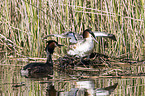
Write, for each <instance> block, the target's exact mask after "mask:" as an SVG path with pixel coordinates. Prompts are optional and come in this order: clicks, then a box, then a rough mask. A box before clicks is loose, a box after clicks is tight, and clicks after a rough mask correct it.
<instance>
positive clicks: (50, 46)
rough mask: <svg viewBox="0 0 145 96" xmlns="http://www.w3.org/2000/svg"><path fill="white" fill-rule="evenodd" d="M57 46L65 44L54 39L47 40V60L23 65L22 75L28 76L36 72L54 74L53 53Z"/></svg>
mask: <svg viewBox="0 0 145 96" xmlns="http://www.w3.org/2000/svg"><path fill="white" fill-rule="evenodd" d="M56 46H59V47H60V46H63V45H60V44H58V43H57V42H56V41H54V40H49V41H47V45H46V48H45V51H46V53H47V61H46V63H42V62H36V63H29V64H27V65H26V66H24V67H23V69H22V70H21V75H22V76H28V75H31V74H34V73H40V74H41V73H42V74H43V73H49V74H52V69H53V61H52V57H51V55H52V54H53V52H54V49H55V47H56Z"/></svg>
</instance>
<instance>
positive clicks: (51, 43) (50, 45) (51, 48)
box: [45, 40, 64, 54]
mask: <svg viewBox="0 0 145 96" xmlns="http://www.w3.org/2000/svg"><path fill="white" fill-rule="evenodd" d="M46 43H47V45H46V48H45V51H46V52H49V53H50V54H53V52H54V48H55V47H57V46H58V47H61V46H64V45H61V44H58V42H56V41H55V40H49V41H47V42H46Z"/></svg>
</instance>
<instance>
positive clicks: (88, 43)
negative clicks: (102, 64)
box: [67, 29, 97, 58]
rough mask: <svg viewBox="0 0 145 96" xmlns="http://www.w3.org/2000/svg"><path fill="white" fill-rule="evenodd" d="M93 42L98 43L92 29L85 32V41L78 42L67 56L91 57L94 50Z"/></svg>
mask: <svg viewBox="0 0 145 96" xmlns="http://www.w3.org/2000/svg"><path fill="white" fill-rule="evenodd" d="M93 40H95V41H96V42H97V40H96V39H95V35H94V33H93V32H92V31H91V30H90V29H86V30H84V31H83V39H80V40H78V41H77V43H76V44H74V45H72V46H71V49H70V50H69V51H68V52H67V54H68V55H72V56H79V57H81V58H82V57H84V56H88V55H90V54H91V53H92V51H93V48H94V41H93Z"/></svg>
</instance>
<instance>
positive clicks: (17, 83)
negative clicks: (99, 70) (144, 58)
mask: <svg viewBox="0 0 145 96" xmlns="http://www.w3.org/2000/svg"><path fill="white" fill-rule="evenodd" d="M23 65H26V62H16V61H15V60H14V61H13V62H7V63H1V64H0V95H1V96H48V87H50V85H51V84H52V85H53V86H54V89H55V90H56V91H57V92H60V93H62V94H64V93H65V92H68V91H70V90H71V89H72V88H78V84H77V82H80V81H85V83H84V85H87V84H88V85H87V86H90V88H95V89H96V88H104V87H108V86H111V85H114V84H115V83H118V86H117V87H116V89H115V90H114V91H113V92H112V93H111V95H110V96H145V76H144V75H141V76H125V77H124V78H117V77H114V78H111V77H110V78H108V77H101V78H95V77H94V78H93V77H89V78H83V79H82V78H77V77H67V76H66V75H65V76H58V74H57V72H54V73H55V74H54V75H53V76H52V78H51V79H50V78H47V77H46V78H39V79H38V78H37V79H36V78H25V77H22V76H21V75H20V69H21V68H22V66H23ZM144 67H145V66H143V64H139V65H138V66H134V67H132V66H131V67H130V70H132V71H133V70H134V72H144V71H145V68H144ZM89 82H93V83H91V85H89ZM92 86H93V87H92ZM61 96H63V95H61ZM64 96H67V95H64ZM82 96H83V95H82ZM88 96H92V95H88ZM94 96H95V95H94Z"/></svg>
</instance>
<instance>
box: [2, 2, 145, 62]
mask: <svg viewBox="0 0 145 96" xmlns="http://www.w3.org/2000/svg"><path fill="white" fill-rule="evenodd" d="M0 9H1V10H0V46H1V49H0V51H1V53H3V54H4V57H7V56H10V55H13V56H15V57H27V56H29V57H45V53H44V47H45V41H44V40H42V38H43V37H44V36H45V35H48V34H55V33H58V34H59V33H63V32H67V31H73V32H77V33H81V32H82V31H83V30H84V29H87V28H91V29H92V31H104V32H108V33H112V34H115V36H116V37H117V42H113V41H109V40H108V39H102V38H97V39H98V41H99V44H96V46H95V47H96V48H95V51H97V52H100V53H103V54H107V55H109V56H112V57H113V56H114V57H121V56H125V57H126V58H131V59H135V60H142V59H145V55H144V53H145V44H144V43H145V31H144V26H145V22H144V21H145V12H144V10H145V6H144V2H143V0H133V1H124V0H107V1H106V0H93V1H88V0H78V1H75V0H28V1H26V0H2V1H1V2H0ZM48 39H55V40H57V41H59V43H62V44H66V45H68V43H69V42H68V40H67V39H60V38H55V37H51V38H50V37H49V38H48ZM106 42H109V43H107V44H106ZM66 48H67V46H66V47H63V48H61V50H60V49H57V50H56V53H59V54H61V55H64V54H65V53H66V50H67V49H66ZM59 54H55V55H56V57H59V56H60V55H59Z"/></svg>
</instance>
